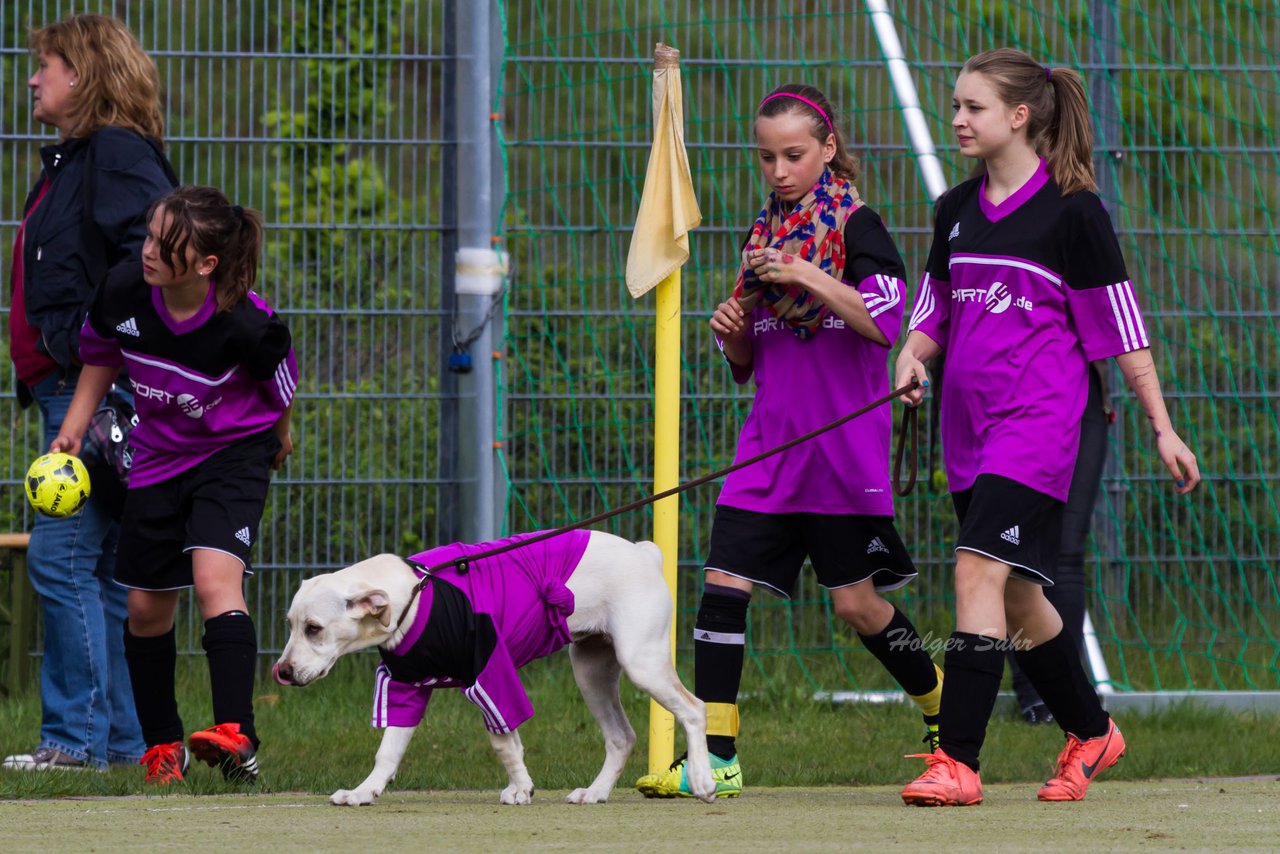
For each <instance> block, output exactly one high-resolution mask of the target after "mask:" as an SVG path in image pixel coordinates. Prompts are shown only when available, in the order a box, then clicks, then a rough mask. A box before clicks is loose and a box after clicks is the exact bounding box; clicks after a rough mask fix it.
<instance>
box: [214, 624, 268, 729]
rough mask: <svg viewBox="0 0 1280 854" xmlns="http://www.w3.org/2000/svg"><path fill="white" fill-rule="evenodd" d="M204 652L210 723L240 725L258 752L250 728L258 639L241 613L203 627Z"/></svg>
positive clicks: (251, 726)
mask: <svg viewBox="0 0 1280 854" xmlns="http://www.w3.org/2000/svg"><path fill="white" fill-rule="evenodd" d="M203 644H204V652H205V656H206V657H207V658H208V660H209V683H210V686H211V687H212V689H213V722H214V723H215V724H229V723H235V724H240V732H241V733H243V734H244V735H247V736H248V737H249V740H250V741H252V742H253V749H254V750H257V749H258V734H257V732H256V731H255V730H254V727H253V679H254V675H255V673H256V671H257V657H258V635H257V633H256V632H255V631H254V628H253V619H252V618H251V617H250V616H249V615H248V614H246V613H244V612H243V611H228V612H227V613H225V614H219V615H218V616H216V617H214V618H213V619H211V620H206V621H205V624H204V638H203Z"/></svg>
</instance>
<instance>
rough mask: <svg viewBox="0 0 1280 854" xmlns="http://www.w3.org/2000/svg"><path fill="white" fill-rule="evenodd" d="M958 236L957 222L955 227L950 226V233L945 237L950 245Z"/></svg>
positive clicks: (958, 224) (958, 225) (958, 227)
mask: <svg viewBox="0 0 1280 854" xmlns="http://www.w3.org/2000/svg"><path fill="white" fill-rule="evenodd" d="M959 236H960V223H958V222H957V223H956V224H955V225H953V226H951V233H950V234H948V235H947V242H948V243H950V242H951V241H952V240H955V239H956V238H957V237H959Z"/></svg>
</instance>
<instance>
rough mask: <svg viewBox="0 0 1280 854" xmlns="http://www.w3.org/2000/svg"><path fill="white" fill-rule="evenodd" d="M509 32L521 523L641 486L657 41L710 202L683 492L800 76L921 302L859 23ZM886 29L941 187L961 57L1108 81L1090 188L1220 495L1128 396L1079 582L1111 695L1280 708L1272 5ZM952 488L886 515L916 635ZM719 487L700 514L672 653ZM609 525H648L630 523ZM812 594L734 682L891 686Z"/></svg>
mask: <svg viewBox="0 0 1280 854" xmlns="http://www.w3.org/2000/svg"><path fill="white" fill-rule="evenodd" d="M501 11H502V15H503V24H504V35H505V51H504V66H503V70H502V74H501V91H500V93H499V97H498V102H497V103H498V105H499V106H498V109H499V111H500V126H501V128H502V133H503V146H502V150H503V156H504V161H505V167H506V168H505V180H506V183H507V192H506V197H505V207H504V221H503V232H504V240H505V243H506V245H507V248H508V249H509V251H510V252H511V256H512V279H511V283H510V290H509V294H508V297H507V304H506V319H505V323H506V340H505V355H506V358H505V360H504V368H503V373H502V376H501V381H500V388H501V394H502V412H503V413H504V415H503V423H502V425H501V439H502V441H503V453H502V472H503V474H504V475H505V477H506V478H507V482H508V489H509V496H510V500H509V503H508V508H507V516H506V519H505V525H506V527H507V528H508V529H509V530H512V531H514V530H526V529H532V528H535V527H538V526H549V525H554V524H560V523H564V522H567V521H571V520H574V519H580V518H583V517H586V516H590V515H592V514H595V513H598V512H600V511H602V510H606V509H609V508H611V507H616V506H619V505H621V504H624V503H626V502H628V501H632V500H635V499H636V498H639V497H642V496H644V495H647V494H649V492H650V491H651V487H652V459H653V423H652V419H653V403H652V396H653V378H652V368H653V346H654V345H653V327H654V317H653V315H654V305H653V301H652V296H650V297H647V298H645V299H642V300H640V301H638V302H633V301H632V299H631V298H630V296H628V294H627V292H626V289H625V287H624V284H623V271H624V268H625V260H626V253H627V248H628V245H629V242H630V237H631V232H630V227H631V224H632V221H633V218H634V216H635V212H636V209H637V206H638V202H639V197H640V189H641V185H642V182H643V178H644V170H645V163H646V158H647V155H648V149H649V142H650V135H651V116H650V81H651V74H650V71H651V67H652V55H653V46H654V43H655V42H658V41H663V42H666V43H667V44H670V45H672V46H674V47H676V48H678V49H679V50H680V51H681V53H682V66H683V78H684V92H685V107H686V136H687V143H688V151H689V158H690V162H691V165H692V169H693V177H694V181H695V185H696V188H697V191H698V197H699V201H700V203H701V206H702V209H703V213H704V220H703V226H702V227H701V228H700V229H698V230H697V231H696V232H695V233H694V234H693V238H692V245H693V254H692V258H691V260H690V262H689V264H688V266H687V267H686V268H685V278H684V290H683V310H684V327H683V353H682V358H683V374H682V402H681V418H682V420H681V423H682V429H683V435H682V439H681V441H682V448H681V477H682V479H690V478H692V477H696V476H698V475H701V474H703V473H706V472H708V471H711V470H713V469H716V468H719V467H721V466H723V465H727V464H728V463H729V462H730V461H731V460H732V455H733V449H734V444H735V440H736V436H737V432H738V429H739V427H740V425H741V423H742V419H743V418H744V416H745V414H746V410H747V407H748V405H749V402H750V388H749V387H748V388H737V387H735V386H734V385H733V383H732V381H731V380H730V377H729V374H728V371H727V370H726V369H725V368H724V367H723V365H722V363H721V360H720V358H719V356H718V354H717V353H716V351H715V348H714V346H713V343H712V339H711V335H710V333H709V331H708V329H707V324H706V320H707V317H708V316H709V314H710V311H711V310H712V309H713V307H714V306H715V305H716V303H718V302H719V301H720V300H721V299H723V297H724V296H725V295H727V294H728V293H729V291H730V289H731V287H732V284H733V277H734V274H735V271H736V256H737V246H738V244H739V242H740V241H741V239H742V236H743V234H744V233H745V230H746V229H747V228H748V226H749V224H750V223H751V221H752V219H753V217H754V215H755V213H756V211H757V210H758V208H759V204H760V201H761V199H762V198H763V193H764V191H763V189H762V184H761V181H760V179H759V175H758V172H757V170H756V168H755V166H754V163H753V156H752V144H751V143H752V140H751V127H750V121H751V116H752V114H753V111H754V108H755V105H756V104H757V103H758V102H759V100H760V98H761V97H762V96H763V95H764V94H765V93H767V92H768V91H769V90H770V89H771V88H772V87H774V86H776V85H778V84H780V83H783V82H787V81H792V80H799V81H804V82H809V83H812V84H815V85H817V86H819V87H820V88H822V89H823V90H824V91H825V92H826V93H827V94H828V95H829V96H830V97H831V99H832V101H833V103H834V104H836V105H837V109H838V110H840V111H841V112H842V113H843V116H842V118H841V119H840V120H841V121H842V122H843V126H844V128H845V130H846V132H847V134H848V136H849V137H850V139H851V140H852V147H853V149H854V150H855V152H856V153H857V154H858V155H859V156H860V158H861V160H862V162H863V164H864V176H863V178H862V179H861V180H860V182H859V183H860V190H861V192H862V195H863V197H864V198H865V199H867V200H868V202H869V204H871V205H872V206H873V207H875V208H876V209H877V210H878V211H879V212H880V213H881V215H882V216H883V217H884V219H885V221H886V223H887V224H888V226H889V229H890V231H891V233H892V234H893V235H894V236H895V238H896V240H897V242H898V245H899V248H900V249H901V251H902V253H903V256H904V258H905V259H906V261H907V266H908V270H909V277H910V279H911V282H912V291H913V293H914V290H915V282H916V277H917V276H918V274H919V272H920V270H921V269H922V266H923V261H924V256H925V253H926V252H927V249H928V241H929V238H930V233H931V226H930V213H931V205H930V200H929V197H928V194H927V193H926V192H925V189H924V185H923V183H922V181H921V179H920V173H919V170H918V168H917V160H916V158H915V156H914V155H913V153H912V151H911V148H910V146H909V144H908V139H907V135H906V132H905V130H904V124H903V120H902V113H901V111H900V105H899V103H898V102H897V100H896V99H895V95H894V92H893V89H892V87H891V84H890V78H889V74H888V72H887V70H886V65H885V61H884V56H883V54H882V51H881V48H880V45H879V43H878V42H877V40H876V37H875V34H874V32H873V28H872V26H871V21H870V18H869V16H868V13H867V12H866V11H865V10H864V9H863V8H861V5H860V4H849V3H836V2H812V3H802V4H768V3H766V4H759V3H743V2H739V0H702V2H698V0H684V2H677V3H661V2H622V0H602V2H594V0H590V2H589V0H519V2H508V3H505V4H502V9H501ZM891 11H892V15H893V19H894V23H895V27H896V29H897V32H898V34H899V37H900V38H901V40H902V44H903V48H904V51H905V57H906V61H907V65H908V67H909V69H910V73H911V76H912V78H913V79H914V82H915V85H916V87H917V88H918V92H919V98H920V103H921V105H922V107H923V109H924V113H925V116H926V118H927V121H928V125H929V129H930V132H931V134H932V136H933V140H934V142H935V144H936V145H937V147H938V155H939V157H940V158H941V161H942V164H943V168H944V171H945V174H946V178H947V180H948V182H949V183H954V182H956V181H958V180H959V179H961V178H962V177H963V176H964V175H965V173H966V170H967V168H968V165H969V164H967V163H965V162H963V160H962V158H960V157H959V156H958V154H957V153H956V151H955V149H954V145H953V140H952V137H951V135H950V131H949V119H950V102H951V87H952V84H953V82H954V77H955V73H956V71H957V69H958V67H959V65H960V63H961V62H963V60H964V59H965V57H967V56H968V55H970V54H972V53H975V52H977V51H979V50H983V49H986V48H990V47H994V46H1000V45H1012V46H1016V47H1020V48H1023V49H1025V50H1027V51H1029V52H1031V53H1032V54H1033V55H1035V56H1036V57H1037V58H1039V59H1041V61H1044V62H1046V63H1050V64H1053V65H1065V66H1071V67H1074V68H1078V69H1080V70H1081V72H1082V73H1083V74H1084V75H1085V77H1086V80H1087V82H1088V85H1089V88H1090V93H1091V107H1092V109H1093V110H1094V112H1095V119H1096V121H1095V124H1096V126H1097V128H1098V131H1099V146H1098V152H1097V154H1098V167H1099V177H1100V181H1101V184H1102V191H1103V195H1104V198H1105V199H1106V202H1107V204H1108V206H1109V207H1110V209H1111V213H1112V217H1113V221H1114V223H1115V225H1116V228H1117V231H1118V232H1119V234H1120V239H1121V242H1122V245H1123V247H1124V250H1125V253H1126V257H1127V260H1128V264H1129V267H1130V272H1131V274H1132V277H1133V283H1134V286H1135V289H1136V290H1137V291H1138V292H1139V299H1140V300H1141V301H1142V303H1143V305H1144V306H1145V310H1146V314H1147V318H1148V327H1149V330H1150V331H1151V333H1152V340H1153V346H1154V348H1155V355H1156V360H1157V364H1158V365H1159V366H1160V369H1161V372H1162V374H1163V381H1164V386H1165V390H1166V398H1167V400H1168V401H1169V404H1170V408H1171V412H1172V414H1173V417H1174V419H1175V422H1176V423H1177V424H1178V426H1179V428H1180V430H1181V431H1182V432H1183V435H1184V437H1185V438H1186V439H1187V441H1188V443H1189V444H1190V445H1191V446H1192V447H1193V449H1194V450H1195V451H1196V452H1197V453H1198V455H1199V458H1200V461H1201V466H1202V469H1203V471H1204V473H1205V475H1206V482H1205V483H1204V485H1203V486H1202V487H1201V488H1200V489H1199V490H1197V492H1195V493H1194V494H1193V495H1191V496H1190V497H1189V498H1185V499H1183V498H1178V497H1177V496H1176V495H1175V494H1174V493H1173V491H1172V490H1171V489H1170V488H1169V483H1168V481H1169V477H1168V475H1167V473H1166V472H1164V471H1163V470H1162V467H1161V466H1160V464H1159V461H1158V459H1157V458H1156V457H1155V454H1154V449H1153V447H1152V444H1151V442H1150V440H1149V437H1148V435H1147V431H1146V429H1145V418H1144V417H1143V415H1142V412H1141V410H1140V409H1139V408H1138V407H1137V405H1136V403H1135V402H1134V401H1133V400H1132V399H1131V398H1130V397H1128V396H1127V395H1126V394H1125V393H1123V392H1122V391H1120V387H1119V383H1113V391H1112V393H1113V395H1115V400H1114V404H1115V408H1116V411H1117V413H1118V419H1117V421H1116V422H1115V424H1114V425H1113V426H1112V428H1111V450H1110V459H1109V461H1108V466H1107V472H1106V476H1105V479H1104V483H1103V489H1102V495H1101V497H1100V499H1099V506H1098V510H1097V513H1096V514H1095V519H1094V526H1093V531H1092V542H1091V547H1090V549H1089V559H1088V563H1087V566H1086V573H1087V574H1086V580H1087V584H1088V608H1089V612H1090V615H1091V617H1092V622H1093V624H1094V626H1095V628H1096V631H1097V636H1098V640H1099V643H1100V646H1101V649H1102V653H1103V657H1104V658H1105V662H1106V665H1107V668H1108V671H1109V674H1110V679H1111V681H1112V683H1113V685H1114V687H1115V688H1116V690H1119V691H1137V690H1185V689H1192V690H1210V689H1215V690H1216V689H1229V690H1258V689H1271V690H1275V689H1278V688H1280V666H1278V662H1280V642H1278V641H1277V637H1276V633H1277V631H1280V592H1278V591H1277V586H1276V578H1275V571H1274V567H1275V565H1276V563H1277V561H1280V507H1277V503H1276V489H1277V486H1280V472H1278V470H1277V469H1278V467H1280V453H1278V451H1280V447H1278V445H1277V438H1276V437H1277V435H1278V434H1280V430H1278V425H1277V418H1276V409H1275V403H1274V397H1273V395H1274V389H1275V385H1276V381H1277V371H1278V358H1280V353H1278V349H1280V348H1278V346H1277V345H1278V343H1280V335H1278V334H1277V328H1276V321H1275V317H1274V311H1275V306H1276V303H1275V294H1276V289H1277V284H1278V282H1277V279H1280V275H1278V274H1280V248H1278V243H1277V236H1276V222H1275V218H1276V216H1277V214H1280V198H1278V196H1280V174H1278V173H1280V154H1278V153H1277V152H1278V149H1277V139H1276V133H1277V110H1278V109H1280V73H1278V70H1277V64H1276V60H1275V58H1274V56H1273V53H1272V49H1271V48H1272V46H1274V45H1275V44H1277V43H1280V23H1277V22H1278V21H1280V4H1277V3H1276V2H1261V0H1260V2H1254V3H1249V2H1211V3H1210V2H1205V3H1197V2H1189V1H1188V0H1167V2H1162V3H1157V4H1136V3H1115V2H1048V0H1046V2H1037V3H1015V2H995V3H990V2H983V3H979V2H945V3H934V2H925V0H905V2H897V3H893V4H892V6H891ZM935 465H937V464H936V463H935ZM939 479H940V474H935V475H934V477H933V478H932V481H933V482H932V483H931V484H926V485H925V488H921V489H917V491H916V493H915V494H914V495H913V496H911V497H910V498H909V499H906V500H903V501H901V502H900V503H899V508H898V522H899V526H900V528H901V530H902V533H903V536H904V539H905V540H906V541H907V543H908V545H909V546H910V548H911V550H912V552H913V556H914V557H915V559H916V561H917V563H918V566H919V568H920V570H921V576H920V578H919V579H918V580H917V581H916V582H915V583H914V584H912V585H911V586H910V587H909V588H908V589H907V590H905V591H904V592H903V593H901V594H895V595H896V596H898V597H899V601H900V602H901V603H902V606H903V607H904V609H905V610H906V611H907V612H908V613H909V614H910V615H911V616H912V617H913V619H915V620H916V621H917V623H918V624H919V625H920V627H921V629H922V631H923V630H929V631H932V632H933V633H934V634H935V635H936V636H940V637H945V636H946V634H947V633H949V632H950V630H951V626H952V622H953V621H952V616H951V605H952V596H951V592H950V591H951V582H952V578H951V571H950V566H951V560H952V556H951V552H950V544H951V543H952V542H953V539H954V535H955V530H954V520H953V515H952V510H951V504H950V499H949V497H948V496H947V494H946V492H945V488H939V487H944V485H942V484H940V483H939V482H938V481H939ZM925 480H930V478H925ZM929 486H932V487H934V488H928V487H929ZM717 490H718V486H717V485H708V486H706V487H702V488H699V489H696V490H694V491H692V492H690V493H686V494H685V495H684V496H683V498H682V502H683V503H682V513H681V551H680V591H681V602H680V615H681V625H680V629H679V631H678V639H679V644H680V647H681V649H682V650H683V651H684V652H687V651H688V649H689V648H690V647H691V642H690V641H689V636H690V631H689V630H690V628H691V625H692V616H693V613H694V609H695V608H696V604H697V598H698V591H699V589H700V573H699V572H698V569H699V568H700V566H701V558H702V556H703V553H704V550H705V548H706V544H707V541H708V534H709V526H710V520H711V518H712V512H713V505H714V502H715V498H716V494H717ZM612 525H613V529H614V530H615V531H616V532H617V533H620V534H622V535H625V536H629V537H633V538H647V537H648V536H650V535H651V518H650V516H649V515H648V514H647V513H644V512H637V513H632V514H629V515H627V516H624V517H619V518H616V519H615V520H613V522H612ZM806 576H807V577H806V578H805V581H804V583H803V585H802V587H801V590H800V593H799V595H798V596H797V598H796V599H795V600H794V601H793V602H791V603H790V604H789V605H788V604H785V603H782V602H780V601H777V600H773V599H771V598H770V597H768V596H767V595H758V596H757V597H756V607H754V608H753V609H752V618H751V619H752V622H751V626H750V647H749V650H750V663H749V666H748V671H749V672H748V674H747V676H746V682H745V684H744V690H753V689H760V688H762V687H768V686H773V685H788V686H796V685H799V686H802V687H803V688H805V689H810V688H812V689H815V690H844V689H858V690H866V689H883V688H890V687H892V686H891V685H890V684H889V683H888V677H887V676H886V675H885V673H884V671H883V670H882V669H881V668H880V667H879V666H876V665H875V664H874V662H873V660H872V659H871V657H870V656H869V655H868V654H867V653H866V652H865V651H864V650H863V649H862V648H861V646H860V645H859V643H858V642H857V638H856V636H855V635H854V634H853V633H852V631H851V630H850V629H849V628H848V627H846V626H844V625H843V624H842V623H840V621H838V620H836V619H834V616H833V614H832V613H831V610H830V607H829V604H828V602H827V601H826V599H825V597H824V596H823V595H822V593H821V591H820V590H819V589H818V588H817V587H816V585H814V583H813V581H812V577H811V574H806ZM797 674H798V675H799V676H800V677H801V678H800V679H798V680H797V679H796V678H795V677H796V676H797ZM784 679H785V680H788V681H783V680H784Z"/></svg>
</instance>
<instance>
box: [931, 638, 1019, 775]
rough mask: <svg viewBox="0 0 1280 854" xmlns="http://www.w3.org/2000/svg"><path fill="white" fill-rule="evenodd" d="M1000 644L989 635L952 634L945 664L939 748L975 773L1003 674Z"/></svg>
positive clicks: (939, 725)
mask: <svg viewBox="0 0 1280 854" xmlns="http://www.w3.org/2000/svg"><path fill="white" fill-rule="evenodd" d="M998 641H999V639H998V638H993V637H988V636H986V635H975V634H970V633H968V632H953V633H952V634H951V638H950V642H949V644H948V646H949V648H948V649H947V655H946V664H944V665H943V669H944V670H945V671H946V674H947V677H946V679H944V680H943V681H942V720H941V721H940V722H939V724H938V732H939V736H940V737H941V743H940V745H939V746H940V747H941V748H942V750H943V751H944V752H945V753H946V754H947V755H948V756H950V757H951V758H952V759H954V760H956V761H957V762H963V763H964V764H965V765H968V766H969V767H970V768H972V769H973V770H974V771H977V770H978V754H979V753H980V752H981V751H982V742H983V741H985V740H986V737H987V722H988V721H990V720H991V710H992V709H994V708H995V705H996V695H997V694H999V693H1000V677H1001V676H1003V675H1004V650H1003V649H1001V645H1000V644H999V643H998Z"/></svg>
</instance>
